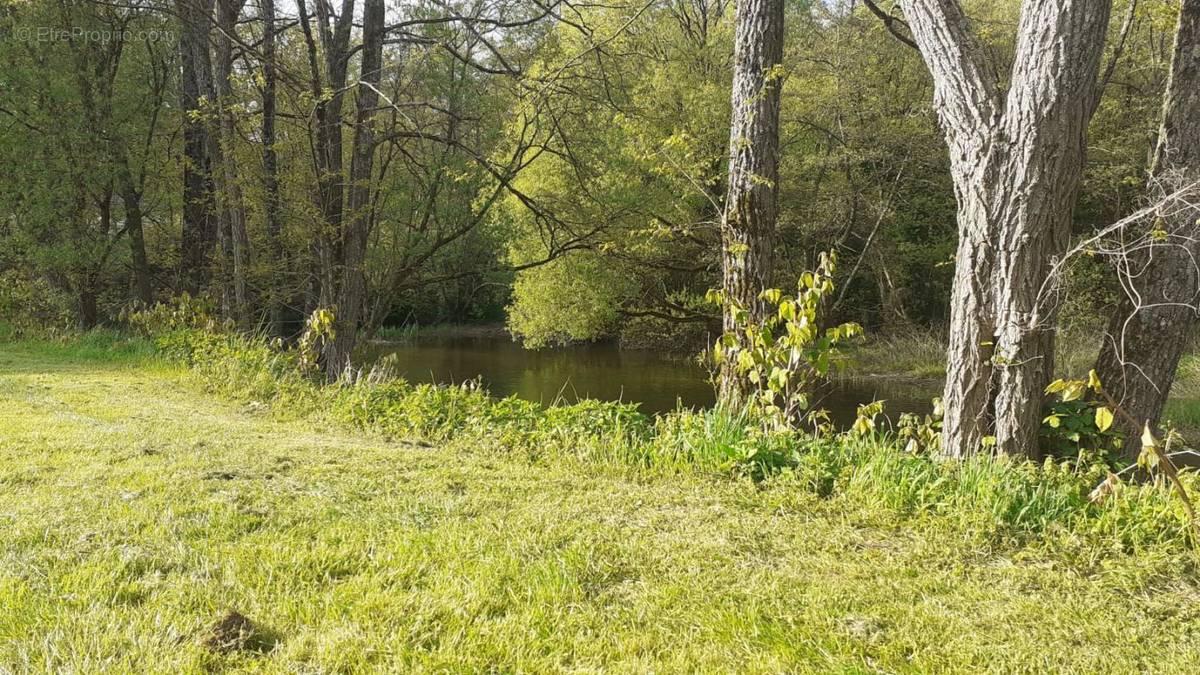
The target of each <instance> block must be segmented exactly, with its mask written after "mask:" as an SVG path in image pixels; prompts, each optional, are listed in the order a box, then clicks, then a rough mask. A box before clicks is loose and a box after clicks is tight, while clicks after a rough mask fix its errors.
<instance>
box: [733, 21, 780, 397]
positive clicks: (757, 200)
mask: <svg viewBox="0 0 1200 675" xmlns="http://www.w3.org/2000/svg"><path fill="white" fill-rule="evenodd" d="M783 6H784V2H783V0H742V1H741V2H739V3H738V5H737V13H736V17H735V19H734V21H735V24H736V29H735V31H736V32H735V36H734V68H733V95H732V108H733V118H732V122H731V125H730V131H729V186H728V191H727V192H726V196H725V212H724V214H723V215H722V218H721V269H722V284H721V286H722V290H723V291H724V293H725V314H724V327H725V330H726V332H733V331H735V330H736V329H737V324H736V323H735V321H734V312H735V311H736V309H738V308H740V309H744V310H746V311H748V312H749V314H750V318H751V320H752V321H760V320H761V319H762V318H763V312H764V309H763V303H762V301H761V300H760V299H759V295H760V294H761V293H762V291H763V290H764V289H765V288H766V287H767V285H768V284H769V283H770V279H771V272H772V264H773V260H772V253H773V246H774V238H775V220H776V215H777V196H778V192H779V100H780V89H781V88H782V84H783V81H782V71H781V68H780V64H781V62H782V60H783ZM733 365H734V364H733V363H731V361H730V360H728V359H727V360H726V361H725V362H724V365H723V366H722V368H721V373H720V382H719V397H720V399H721V400H722V401H723V402H725V403H727V404H733V405H736V404H738V403H740V401H741V399H742V398H743V396H744V394H745V391H746V383H745V382H744V381H743V379H742V378H740V377H739V376H738V374H737V373H736V372H735V370H734V367H733Z"/></svg>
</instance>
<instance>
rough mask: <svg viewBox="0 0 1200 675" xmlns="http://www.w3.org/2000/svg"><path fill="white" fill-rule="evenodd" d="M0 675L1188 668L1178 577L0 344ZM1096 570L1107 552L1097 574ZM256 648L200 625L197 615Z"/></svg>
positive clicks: (1189, 625)
mask: <svg viewBox="0 0 1200 675" xmlns="http://www.w3.org/2000/svg"><path fill="white" fill-rule="evenodd" d="M0 410H2V412H0V462H2V463H3V464H2V465H0V555H2V556H3V559H2V560H0V671H4V670H6V669H12V670H16V671H24V670H36V671H41V670H62V669H74V670H77V671H80V672H96V671H101V670H109V671H112V672H132V671H139V672H141V671H161V672H188V671H199V670H202V669H210V668H214V667H215V668H223V667H238V668H245V669H252V670H266V671H283V672H293V671H296V670H301V669H307V670H310V671H313V670H315V671H335V670H347V671H355V670H369V669H373V668H374V669H386V670H393V671H420V670H452V671H471V670H484V669H488V668H495V669H497V670H501V671H505V672H510V671H517V670H523V671H535V672H541V671H560V670H599V669H604V670H606V671H612V672H645V671H648V670H651V669H653V670H657V671H667V672H676V671H729V670H739V671H749V672H756V671H757V672H779V671H819V672H828V671H842V672H872V671H875V670H886V671H931V670H937V671H942V670H958V671H978V670H981V669H989V670H1029V671H1045V670H1073V671H1076V672H1102V671H1109V672H1131V671H1144V670H1155V671H1163V672H1167V671H1177V672H1188V671H1190V670H1191V669H1192V666H1194V664H1195V663H1197V662H1198V661H1200V602H1198V601H1200V592H1198V588H1197V586H1196V584H1195V582H1194V581H1193V580H1190V579H1186V578H1180V577H1179V575H1176V574H1173V573H1171V572H1170V571H1169V570H1157V571H1155V573H1152V574H1131V573H1128V572H1129V570H1135V569H1139V568H1142V570H1143V571H1145V570H1144V568H1145V567H1146V566H1147V565H1150V564H1152V563H1149V562H1146V561H1138V560H1132V559H1127V560H1124V561H1121V560H1118V561H1117V562H1115V563H1109V564H1108V565H1107V566H1100V567H1098V568H1092V569H1091V570H1090V571H1089V572H1088V573H1087V574H1084V573H1082V572H1081V571H1078V570H1077V569H1075V568H1073V567H1072V566H1071V565H1068V564H1066V563H1065V562H1063V561H1060V560H1055V559H1053V558H1047V557H1045V556H1044V555H1038V554H1037V553H1036V552H1032V551H1029V550H1024V551H1012V550H1007V551H1006V550H1003V549H999V550H997V549H993V548H991V547H989V546H987V545H983V544H980V543H979V542H978V541H977V540H976V539H974V538H972V537H971V536H970V533H964V532H955V531H953V530H951V529H947V528H946V527H945V526H944V525H942V524H939V521H937V520H936V519H917V520H915V521H909V522H908V523H906V524H903V525H896V524H895V523H894V522H891V519H889V518H888V517H887V516H886V514H880V513H871V512H862V511H859V510H855V509H852V508H848V507H847V506H846V505H844V504H842V503H840V502H839V501H838V500H836V499H835V500H825V501H822V500H819V499H817V498H815V497H812V496H810V495H806V494H804V493H799V492H798V491H795V490H791V489H788V488H787V487H786V485H775V486H772V487H768V488H766V489H759V488H755V487H754V486H752V485H750V484H748V483H746V482H741V481H732V480H729V481H724V480H718V481H714V480H711V479H703V478H698V477H673V478H655V479H650V478H643V479H640V480H639V479H634V478H630V477H623V476H620V475H615V474H614V473H612V472H607V473H605V472H587V471H581V470H580V467H578V466H574V465H569V464H566V463H562V462H558V463H549V464H538V465H536V466H533V465H530V464H529V463H528V462H527V461H525V460H524V459H522V458H521V457H500V456H494V455H488V456H483V455H470V454H467V455H463V454H457V455H453V456H451V455H448V454H447V453H444V452H440V451H439V450H438V449H436V448H422V447H414V446H407V445H402V444H396V443H388V442H385V441H380V440H375V439H371V438H368V437H364V436H356V435H351V434H347V433H343V432H339V431H335V430H322V429H320V428H319V427H318V423H316V422H312V421H301V422H282V421H279V420H276V419H275V418H273V417H272V416H270V415H269V414H267V413H265V412H264V411H261V410H255V409H253V408H249V407H245V406H240V405H236V404H232V403H227V402H222V401H217V400H214V399H212V398H209V397H206V396H204V395H201V394H198V393H196V389H194V388H193V387H192V386H191V384H190V383H189V382H188V380H187V376H185V375H184V374H183V373H181V372H179V371H177V370H173V369H171V368H168V367H165V366H159V365H154V364H153V363H150V362H147V361H146V360H145V357H144V356H141V355H139V354H136V353H135V354H131V355H126V356H124V357H120V358H114V357H113V356H112V355H110V354H105V353H102V352H100V351H96V352H90V353H89V352H86V351H80V350H74V351H71V352H68V351H66V350H63V349H59V348H53V347H44V346H43V347H31V346H27V345H26V346H20V345H18V346H14V345H11V344H0ZM1114 566H1115V567H1114ZM228 608H236V609H238V610H239V611H241V612H243V613H244V614H246V615H247V616H249V617H250V618H251V619H254V620H256V621H257V622H259V623H260V624H261V625H263V626H264V627H265V630H264V636H263V637H264V638H265V639H266V641H270V640H272V639H274V640H276V641H277V642H276V644H275V647H274V649H273V650H271V651H264V652H262V653H254V652H240V653H235V654H232V655H215V654H210V653H208V652H206V651H205V650H204V649H203V648H202V647H201V646H200V640H201V637H202V636H203V634H204V632H205V630H206V627H207V626H209V625H210V624H211V623H212V622H213V621H214V620H215V619H216V618H217V617H218V616H219V615H220V614H221V613H222V612H223V611H224V610H226V609H228Z"/></svg>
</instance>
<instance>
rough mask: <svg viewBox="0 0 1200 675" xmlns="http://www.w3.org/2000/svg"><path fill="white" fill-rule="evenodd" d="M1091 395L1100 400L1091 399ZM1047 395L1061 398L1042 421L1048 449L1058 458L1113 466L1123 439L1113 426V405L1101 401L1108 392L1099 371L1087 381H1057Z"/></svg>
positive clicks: (1093, 373)
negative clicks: (1089, 393)
mask: <svg viewBox="0 0 1200 675" xmlns="http://www.w3.org/2000/svg"><path fill="white" fill-rule="evenodd" d="M1089 391H1091V392H1092V393H1094V394H1096V395H1098V396H1097V397H1095V398H1091V399H1089V398H1087V393H1088V392H1089ZM1046 393H1047V394H1057V395H1058V400H1057V401H1055V402H1052V403H1051V404H1050V409H1049V413H1048V414H1047V415H1046V417H1045V418H1044V419H1043V420H1042V430H1041V439H1042V444H1043V446H1044V449H1045V450H1046V451H1047V452H1048V453H1049V454H1050V455H1051V456H1054V457H1059V458H1071V457H1078V458H1079V459H1081V460H1082V459H1083V458H1084V457H1085V456H1086V457H1089V458H1091V459H1093V460H1099V461H1102V462H1105V463H1110V464H1111V463H1113V461H1114V460H1115V459H1116V458H1115V456H1114V451H1116V450H1119V449H1120V448H1121V436H1120V435H1119V433H1118V432H1117V429H1116V428H1113V426H1112V424H1113V415H1114V411H1113V409H1112V407H1111V404H1110V403H1108V402H1107V401H1105V400H1104V399H1103V398H1100V397H1099V395H1102V394H1103V393H1104V389H1103V386H1102V385H1101V383H1100V379H1099V378H1098V377H1097V376H1096V371H1094V370H1093V371H1090V372H1089V373H1088V379H1087V380H1067V379H1058V380H1055V381H1053V382H1051V383H1050V384H1049V385H1048V386H1047V387H1046Z"/></svg>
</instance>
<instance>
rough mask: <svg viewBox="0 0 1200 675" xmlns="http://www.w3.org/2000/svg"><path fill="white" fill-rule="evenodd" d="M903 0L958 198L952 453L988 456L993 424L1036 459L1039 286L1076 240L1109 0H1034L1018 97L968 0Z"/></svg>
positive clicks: (1016, 73)
mask: <svg viewBox="0 0 1200 675" xmlns="http://www.w3.org/2000/svg"><path fill="white" fill-rule="evenodd" d="M901 5H902V7H903V9H904V15H905V18H906V19H907V21H908V24H909V26H910V28H911V30H912V34H913V39H914V41H915V42H916V43H917V45H918V46H919V48H920V50H921V53H922V55H923V56H924V58H925V62H926V65H927V66H928V67H929V71H930V74H931V75H932V76H933V83H934V103H935V106H936V108H937V112H938V117H939V119H940V121H941V124H942V128H943V131H944V133H945V136H946V142H947V145H948V146H949V149H950V165H951V172H952V174H953V179H954V185H955V192H956V195H957V198H958V229H959V243H958V252H957V254H956V257H955V266H956V267H955V278H954V288H953V291H952V294H951V310H950V313H951V319H950V335H951V339H950V348H949V353H948V356H947V377H946V389H945V397H944V404H945V411H946V416H945V419H944V432H943V433H944V436H943V444H944V450H945V452H947V453H948V454H950V455H953V456H963V455H967V454H970V453H974V452H977V451H978V450H979V449H980V448H981V447H982V445H983V440H984V437H985V436H988V435H990V434H989V431H991V429H992V427H991V424H992V421H993V420H994V421H995V427H994V428H995V436H996V443H997V447H998V448H999V450H1000V451H1001V452H1009V453H1018V454H1029V455H1036V453H1037V443H1036V441H1037V430H1038V426H1039V425H1038V414H1039V409H1040V402H1041V390H1042V388H1043V387H1044V386H1045V383H1046V376H1047V374H1048V373H1049V369H1050V368H1051V367H1052V361H1053V359H1052V358H1051V357H1052V353H1053V351H1052V345H1053V343H1052V336H1053V333H1052V332H1051V330H1052V328H1053V326H1052V320H1053V318H1054V317H1053V310H1052V309H1046V308H1043V307H1039V306H1037V304H1036V299H1037V292H1038V290H1039V289H1040V287H1041V285H1042V282H1043V281H1044V279H1045V275H1046V273H1047V272H1048V269H1049V263H1050V259H1051V258H1052V257H1053V256H1054V255H1057V254H1059V253H1061V252H1062V251H1063V250H1064V249H1065V247H1066V244H1067V237H1068V235H1069V231H1068V226H1069V224H1070V218H1071V212H1072V208H1073V204H1074V200H1075V193H1076V189H1077V187H1078V184H1079V178H1080V173H1081V167H1082V164H1083V153H1084V140H1085V136H1084V133H1085V130H1086V126H1087V121H1088V119H1089V117H1090V114H1091V111H1092V108H1093V106H1092V101H1093V100H1094V96H1095V86H1096V78H1097V72H1098V70H1099V60H1100V55H1101V53H1102V52H1103V48H1104V35H1105V31H1106V29H1107V26H1108V15H1109V11H1110V9H1111V3H1110V2H1097V1H1095V0H1091V1H1087V0H1027V2H1025V3H1024V5H1023V6H1022V11H1021V21H1020V24H1019V28H1018V38H1017V54H1016V61H1015V63H1014V66H1013V70H1012V77H1011V84H1010V87H1009V90H1008V91H1007V94H1005V92H1002V91H1001V90H1000V87H999V84H998V78H997V77H996V74H995V73H994V71H993V70H992V68H991V66H990V64H989V62H988V59H987V57H986V56H985V54H984V53H983V51H982V49H981V48H980V46H979V43H978V42H977V40H976V38H975V37H974V36H973V35H972V32H971V27H970V25H969V22H968V20H967V18H966V15H965V14H964V13H963V10H962V7H961V6H960V5H959V3H958V2H957V0H902V2H901ZM993 344H995V345H996V349H995V353H994V354H993V353H992V350H991V349H989V347H990V346H991V345H993ZM995 364H998V365H1000V368H999V369H998V371H999V372H997V373H993V365H995ZM993 381H995V382H996V383H997V385H998V386H997V390H996V392H995V395H994V397H993V394H992V390H991V385H992V383H993ZM993 402H994V406H993V405H992V404H993Z"/></svg>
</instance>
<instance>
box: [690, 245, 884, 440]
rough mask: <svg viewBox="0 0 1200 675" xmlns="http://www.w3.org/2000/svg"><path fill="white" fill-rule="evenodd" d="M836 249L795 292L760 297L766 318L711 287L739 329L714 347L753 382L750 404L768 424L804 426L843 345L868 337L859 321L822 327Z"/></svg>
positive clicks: (839, 360) (715, 356)
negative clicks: (814, 392)
mask: <svg viewBox="0 0 1200 675" xmlns="http://www.w3.org/2000/svg"><path fill="white" fill-rule="evenodd" d="M836 267H837V256H836V254H835V253H833V252H830V253H823V254H822V255H821V257H820V262H819V263H818V265H817V268H816V270H814V271H811V272H805V273H804V274H802V275H800V279H799V281H798V282H797V289H796V294H795V295H785V294H784V293H783V291H781V290H779V289H775V288H773V289H768V290H765V291H763V292H762V293H761V294H760V295H759V299H760V300H761V302H762V303H763V305H764V307H765V312H764V316H765V318H764V319H763V320H762V321H761V322H759V321H755V320H753V319H752V317H751V314H750V312H749V311H748V310H747V308H745V307H740V306H738V305H737V303H736V302H735V301H734V300H732V299H730V298H727V297H725V295H724V293H722V292H721V291H710V292H709V295H708V297H709V299H710V301H715V302H718V303H728V304H730V305H732V307H731V309H732V313H733V317H734V323H735V324H736V326H737V328H736V329H735V330H733V331H728V332H726V333H725V334H723V335H722V336H721V337H720V339H719V340H718V341H717V344H716V345H715V347H714V349H713V359H714V361H715V362H716V363H717V365H721V364H725V363H730V364H732V366H733V368H734V370H735V372H736V373H737V374H738V375H739V376H740V377H742V378H745V380H746V381H747V382H748V383H749V384H750V388H751V394H750V396H749V397H748V398H747V400H746V402H745V403H746V405H747V407H748V408H749V409H750V410H751V411H753V412H754V413H756V414H758V415H760V416H761V419H762V420H763V423H764V424H766V425H768V426H792V427H794V426H799V424H800V423H802V422H803V421H805V417H806V416H808V415H811V414H812V411H810V410H809V395H810V394H811V393H812V390H813V388H814V387H815V386H816V384H817V383H818V382H819V381H821V380H824V379H825V378H827V377H828V375H829V374H830V369H831V368H835V367H838V366H839V365H841V364H843V363H844V361H845V356H844V354H843V353H842V351H841V349H840V348H841V347H842V346H843V345H844V344H845V343H846V342H848V341H849V340H851V339H852V338H854V337H857V336H860V335H862V328H861V327H860V326H859V325H858V324H856V323H843V324H840V325H838V326H834V327H832V328H826V329H822V328H821V321H820V318H821V316H820V315H821V306H822V303H823V302H824V301H825V300H826V299H827V298H828V297H829V295H830V294H832V293H833V290H834V285H833V274H834V271H835V270H836Z"/></svg>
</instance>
